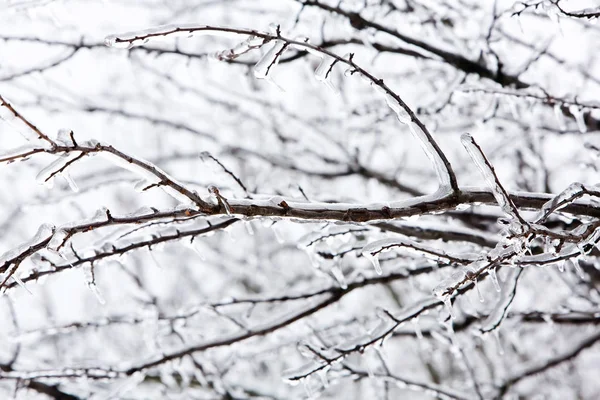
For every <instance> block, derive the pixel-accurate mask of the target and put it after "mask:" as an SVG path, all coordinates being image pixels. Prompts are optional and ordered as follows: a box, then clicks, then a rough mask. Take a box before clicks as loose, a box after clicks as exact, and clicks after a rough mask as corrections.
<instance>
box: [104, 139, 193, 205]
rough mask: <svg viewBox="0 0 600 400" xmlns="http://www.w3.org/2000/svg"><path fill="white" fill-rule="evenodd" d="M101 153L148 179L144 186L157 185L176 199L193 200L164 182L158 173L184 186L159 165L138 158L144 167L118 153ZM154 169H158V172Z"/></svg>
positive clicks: (119, 165)
mask: <svg viewBox="0 0 600 400" xmlns="http://www.w3.org/2000/svg"><path fill="white" fill-rule="evenodd" d="M100 155H101V156H102V157H104V158H106V159H107V160H109V161H110V162H112V163H113V164H115V165H116V166H118V167H121V168H123V169H126V170H128V171H131V172H133V173H134V174H136V175H138V176H139V177H141V178H142V179H144V180H145V181H146V182H145V183H144V185H145V186H144V187H149V186H152V185H155V186H158V187H160V188H161V189H162V190H163V191H164V192H165V193H167V194H168V195H170V196H171V197H173V198H174V199H176V200H178V201H179V202H181V203H184V204H188V203H190V202H192V199H190V198H189V197H188V196H186V195H184V194H183V193H180V192H179V191H177V190H175V189H174V188H172V187H171V186H168V185H164V184H163V183H164V182H162V180H161V178H160V177H159V176H158V175H157V173H159V174H162V175H163V176H167V177H168V180H169V181H170V182H172V183H175V184H177V185H179V186H182V185H181V184H179V183H177V181H175V180H174V179H173V178H171V177H170V176H169V175H168V174H167V173H166V172H164V171H162V170H161V169H159V168H158V167H157V166H155V165H153V164H150V163H149V162H146V161H141V160H139V159H137V160H136V161H137V162H139V163H141V164H143V165H144V166H146V167H147V168H143V167H142V166H140V165H137V164H135V163H133V162H129V161H127V160H125V159H123V158H122V157H119V156H118V155H116V154H113V153H111V152H109V151H101V152H100ZM130 158H131V159H133V157H130ZM153 171H156V173H155V172H153ZM146 183H147V184H146Z"/></svg>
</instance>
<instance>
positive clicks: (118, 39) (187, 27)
mask: <svg viewBox="0 0 600 400" xmlns="http://www.w3.org/2000/svg"><path fill="white" fill-rule="evenodd" d="M200 35H209V36H220V37H228V38H229V37H238V36H239V35H245V33H242V32H236V31H235V30H234V29H228V28H219V27H212V26H207V25H194V24H182V25H163V26H159V27H156V28H150V29H143V30H139V31H132V32H125V33H119V34H115V35H109V36H106V38H105V39H104V44H105V45H106V46H108V47H114V48H117V49H130V48H132V47H135V46H141V45H143V44H145V43H147V42H148V41H149V40H151V39H155V38H161V37H163V38H164V37H168V36H169V37H178V36H179V37H180V36H184V37H191V36H200Z"/></svg>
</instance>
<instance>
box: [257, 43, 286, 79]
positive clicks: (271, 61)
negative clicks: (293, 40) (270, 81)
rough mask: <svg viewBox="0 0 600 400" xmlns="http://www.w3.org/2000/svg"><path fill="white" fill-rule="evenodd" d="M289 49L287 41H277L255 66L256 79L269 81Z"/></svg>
mask: <svg viewBox="0 0 600 400" xmlns="http://www.w3.org/2000/svg"><path fill="white" fill-rule="evenodd" d="M287 47H288V44H287V43H286V42H285V41H283V40H276V41H275V43H274V44H273V46H271V48H270V49H269V50H268V51H267V52H266V53H265V54H264V55H263V56H262V57H261V58H260V60H258V62H257V63H256V65H255V66H254V77H256V78H257V79H267V78H268V77H269V74H270V73H271V71H272V70H273V68H274V67H275V66H276V65H277V64H278V63H279V60H280V59H281V55H282V54H283V53H284V52H285V51H286V50H287Z"/></svg>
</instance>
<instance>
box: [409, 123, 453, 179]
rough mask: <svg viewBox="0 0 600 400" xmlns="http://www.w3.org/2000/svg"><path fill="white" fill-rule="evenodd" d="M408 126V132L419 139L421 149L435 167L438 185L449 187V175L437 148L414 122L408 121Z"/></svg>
mask: <svg viewBox="0 0 600 400" xmlns="http://www.w3.org/2000/svg"><path fill="white" fill-rule="evenodd" d="M408 126H409V128H410V132H411V133H412V134H413V136H414V137H415V138H416V139H417V140H418V141H419V143H420V144H421V147H422V148H423V151H425V154H427V157H428V158H429V160H430V161H431V163H432V164H433V165H434V167H435V172H436V174H437V177H438V181H439V182H440V187H442V188H449V187H450V175H449V174H448V170H447V169H446V165H445V164H444V161H443V160H442V158H441V157H440V155H439V154H438V152H437V150H436V149H435V147H434V146H433V144H432V143H431V141H430V140H429V138H428V137H427V134H426V133H425V132H424V131H423V129H422V128H421V127H420V126H419V124H417V123H416V122H412V121H411V122H410V123H409V124H408Z"/></svg>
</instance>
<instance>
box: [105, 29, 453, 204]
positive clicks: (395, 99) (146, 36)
mask: <svg viewBox="0 0 600 400" xmlns="http://www.w3.org/2000/svg"><path fill="white" fill-rule="evenodd" d="M182 34H183V35H186V36H187V35H205V34H206V35H218V36H219V35H220V36H226V37H230V36H234V37H235V36H239V35H242V36H247V37H250V38H253V40H254V41H256V43H254V42H253V43H254V44H253V46H259V42H260V41H261V40H262V44H263V45H266V44H267V43H269V42H274V44H273V45H272V47H271V49H270V50H269V51H267V53H266V54H265V55H264V56H263V58H261V59H260V60H259V62H258V63H257V65H256V67H255V74H257V77H264V78H266V77H268V75H269V72H270V71H271V69H272V68H273V67H274V66H275V65H276V64H277V63H278V61H279V59H280V58H281V55H282V54H283V53H284V52H285V51H286V49H287V48H288V47H290V46H294V47H296V48H299V49H303V50H307V51H309V52H311V53H316V54H318V55H320V56H321V57H325V58H327V59H329V60H331V64H330V65H331V67H333V64H334V63H340V64H345V65H346V66H348V67H350V69H349V73H350V74H351V75H353V74H358V75H359V76H361V77H362V78H363V79H365V80H366V81H367V82H368V83H369V84H370V85H371V86H373V87H374V88H375V89H376V90H377V91H378V92H380V93H381V94H382V95H383V96H384V97H385V99H386V102H387V104H388V105H389V106H390V108H392V110H394V111H395V112H396V114H397V115H398V118H399V120H400V121H401V122H403V123H405V124H408V125H409V128H410V131H411V132H412V133H413V135H414V136H415V137H416V138H417V139H418V140H419V142H420V144H421V146H422V147H423V149H424V150H425V153H426V154H427V156H428V157H429V158H430V160H431V162H432V163H433V165H434V168H435V170H436V173H437V176H438V180H439V184H440V187H442V188H450V189H451V190H452V191H454V192H457V191H458V183H457V181H456V176H455V174H454V171H453V170H452V166H451V165H450V162H449V161H448V159H447V158H446V155H445V154H444V153H443V152H442V150H441V148H440V147H439V146H438V144H437V142H436V141H435V139H434V138H433V136H432V135H431V133H430V132H429V131H428V130H427V128H426V127H425V125H424V124H423V123H422V122H421V120H420V119H419V118H418V117H417V116H416V114H415V113H414V112H413V111H412V110H411V109H410V107H408V105H406V103H405V102H404V101H403V100H402V99H401V98H400V96H398V95H397V94H396V93H395V92H394V91H392V90H391V89H390V88H389V87H388V86H387V85H386V84H385V83H384V82H383V80H382V79H378V78H376V77H375V76H373V75H372V74H371V73H369V72H368V71H366V70H365V69H363V68H362V67H360V66H359V65H358V64H357V63H356V62H354V57H353V54H350V55H349V56H346V57H341V56H339V55H337V54H335V53H333V52H331V51H329V50H327V49H323V48H321V47H319V46H315V45H312V44H310V43H309V42H308V41H307V40H295V39H290V38H286V37H284V36H282V35H281V33H280V31H279V29H278V30H277V32H276V33H274V34H271V33H265V32H259V31H256V30H250V29H237V28H226V27H215V26H207V25H181V26H174V25H172V26H165V27H159V28H154V29H148V30H144V31H138V32H130V33H123V34H117V35H111V36H108V37H107V38H106V40H105V43H106V45H107V46H110V47H118V48H131V47H133V46H138V45H141V44H144V43H146V42H147V41H148V40H150V39H153V38H156V37H168V36H180V35H182ZM328 68H329V67H328ZM327 75H328V69H325V76H324V78H323V79H326V78H327Z"/></svg>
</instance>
